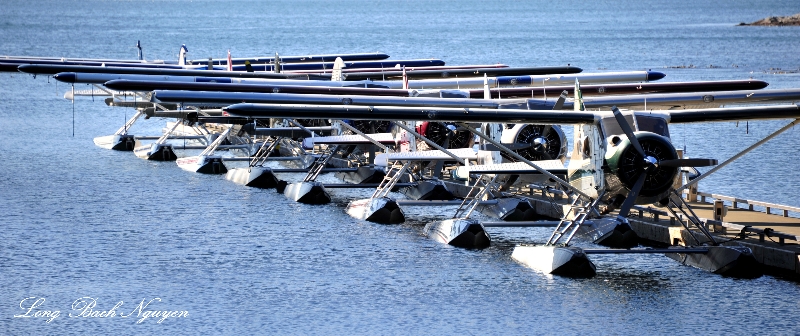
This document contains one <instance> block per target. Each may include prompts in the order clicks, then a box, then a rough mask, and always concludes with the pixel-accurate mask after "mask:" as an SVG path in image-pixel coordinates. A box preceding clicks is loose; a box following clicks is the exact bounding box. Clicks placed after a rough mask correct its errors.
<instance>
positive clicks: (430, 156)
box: [375, 148, 478, 166]
mask: <svg viewBox="0 0 800 336" xmlns="http://www.w3.org/2000/svg"><path fill="white" fill-rule="evenodd" d="M447 151H449V152H450V153H453V154H454V155H455V156H458V157H460V158H462V159H464V160H476V159H477V158H478V153H477V152H476V151H475V150H473V149H472V148H453V149H448V150H447ZM437 160H453V157H451V156H450V155H447V154H445V153H444V152H442V151H440V150H428V151H416V152H401V153H381V154H378V155H375V165H376V166H388V165H389V162H394V161H437Z"/></svg>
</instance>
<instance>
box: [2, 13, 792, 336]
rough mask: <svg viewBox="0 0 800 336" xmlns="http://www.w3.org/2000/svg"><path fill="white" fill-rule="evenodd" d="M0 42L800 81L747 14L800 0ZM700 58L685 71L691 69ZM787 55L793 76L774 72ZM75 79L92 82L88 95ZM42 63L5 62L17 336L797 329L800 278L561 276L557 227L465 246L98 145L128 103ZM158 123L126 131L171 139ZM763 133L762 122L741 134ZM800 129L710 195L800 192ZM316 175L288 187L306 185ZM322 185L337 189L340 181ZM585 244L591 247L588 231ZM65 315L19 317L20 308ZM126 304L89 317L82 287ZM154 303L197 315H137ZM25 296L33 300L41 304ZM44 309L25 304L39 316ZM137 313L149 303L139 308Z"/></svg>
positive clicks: (247, 24) (136, 17) (310, 22)
mask: <svg viewBox="0 0 800 336" xmlns="http://www.w3.org/2000/svg"><path fill="white" fill-rule="evenodd" d="M0 7H2V9H0V36H2V38H0V55H34V56H64V57H108V58H134V57H135V55H136V50H135V48H134V47H133V46H134V45H135V43H136V40H141V41H142V45H143V46H144V49H145V56H146V57H147V58H148V59H154V58H157V59H175V58H176V57H177V51H178V48H179V46H180V45H181V44H186V45H187V47H188V49H189V51H190V58H196V59H201V58H207V57H210V56H211V57H224V56H225V53H226V50H228V49H230V50H231V52H232V54H233V55H234V57H237V56H253V55H270V54H274V53H275V52H276V51H277V52H280V53H281V54H283V55H302V54H319V53H337V52H367V51H381V52H385V53H388V54H390V55H392V57H393V58H395V59H409V58H428V57H431V58H441V59H444V60H445V61H447V62H448V63H450V64H489V63H496V62H500V63H505V64H508V65H512V66H548V65H566V64H568V63H569V64H572V65H576V66H579V67H582V68H583V69H585V71H613V70H641V69H653V70H657V71H662V72H665V73H666V74H667V75H668V77H667V78H666V79H665V80H669V81H681V80H708V79H746V78H751V77H752V78H756V79H761V80H766V81H768V82H769V83H771V85H770V88H790V87H794V88H796V87H800V74H798V73H797V71H798V69H800V56H798V55H800V27H783V28H773V27H737V26H735V24H737V23H739V22H742V21H745V22H750V21H755V20H758V19H761V18H763V17H766V16H770V15H789V14H794V13H798V12H800V2H797V1H718V2H717V1H708V0H695V1H651V0H646V1H633V0H623V1H592V2H588V1H587V2H583V1H555V2H554V1H547V2H545V1H528V2H517V1H513V2H482V1H458V2H455V1H448V2H445V1H435V2H434V1H431V2H428V1H340V2H334V1H270V2H260V1H252V2H250V1H193V2H185V1H130V2H119V1H17V0H6V1H4V2H3V4H2V6H0ZM690 65H691V66H694V68H688V69H679V68H674V67H679V66H690ZM776 69H780V70H776ZM85 88H87V87H84V86H82V85H80V86H78V87H76V89H85ZM68 89H69V87H68V86H67V85H65V84H63V83H62V84H59V85H55V84H54V81H53V80H49V81H48V79H47V78H46V77H38V78H36V79H33V78H31V77H30V76H27V75H23V74H0V213H1V214H2V224H1V225H2V228H0V288H2V290H0V334H3V335H16V334H19V335H28V334H90V333H99V334H112V333H114V334H116V333H119V334H151V333H156V334H162V333H163V334H275V333H277V334H331V335H332V334H556V333H566V334H676V333H677V334H698V333H699V334H722V333H725V334H756V333H758V334H797V333H798V331H799V330H800V317H798V315H797V312H798V311H799V309H800V301H798V299H797V298H798V297H799V296H800V286H799V285H798V284H797V283H794V282H789V281H785V280H781V279H778V278H775V277H771V276H765V277H762V278H760V279H756V280H733V279H728V278H722V277H719V276H716V275H713V274H708V273H705V272H702V271H699V270H696V269H693V268H689V267H685V266H681V265H679V264H677V263H675V262H674V261H672V260H670V259H667V258H665V257H662V256H638V255H636V256H596V257H595V258H593V260H594V261H595V263H596V264H597V266H598V275H597V276H596V277H595V278H592V279H586V280H574V279H565V278H560V277H551V276H545V275H542V274H539V273H536V272H534V271H532V270H530V269H527V268H525V267H523V266H521V265H519V264H517V263H516V262H514V261H512V260H511V258H510V257H509V256H510V253H511V250H512V248H513V246H514V245H515V244H517V243H521V242H540V241H542V240H544V239H546V237H547V235H548V234H549V232H548V230H546V229H541V230H539V229H533V230H531V229H526V230H521V229H493V230H491V234H492V235H493V236H494V237H495V239H496V244H494V245H493V246H492V247H491V248H488V249H485V250H481V251H472V250H463V249H457V248H452V247H449V246H445V245H442V244H439V243H436V242H434V241H432V240H430V239H428V238H426V237H424V236H423V235H422V233H421V231H422V226H423V225H424V224H425V223H426V222H429V221H432V220H436V219H441V218H444V217H445V216H449V215H452V212H453V210H454V209H453V208H449V209H428V208H409V209H408V211H407V217H409V218H410V219H411V220H410V222H409V223H407V224H403V225H378V224H373V223H369V222H363V221H357V220H355V219H353V218H351V217H349V216H348V215H346V214H345V213H344V209H343V207H344V205H345V204H346V203H347V201H348V200H351V199H356V198H363V197H366V196H368V195H366V194H365V193H364V192H363V191H362V192H359V191H340V190H335V191H333V196H334V198H335V204H331V205H327V206H309V205H303V204H297V203H294V202H290V201H288V200H287V199H286V198H284V197H283V196H281V195H278V194H277V193H275V192H274V191H273V190H258V189H251V188H245V187H242V186H239V185H235V184H233V183H230V182H228V181H226V180H224V179H223V178H222V177H220V176H206V175H201V174H192V173H188V172H185V171H183V170H181V169H179V168H178V167H176V165H175V164H174V163H173V162H166V163H160V162H148V161H144V160H141V159H138V158H136V157H134V156H133V155H132V154H131V153H123V152H114V151H109V150H104V149H100V148H98V147H96V146H94V145H93V143H92V138H94V137H96V136H101V135H108V134H112V133H113V132H114V131H116V129H117V128H118V127H120V126H121V125H122V123H123V122H124V120H125V119H126V117H129V116H130V115H131V113H132V112H131V111H130V110H127V111H126V110H124V109H112V108H109V107H106V106H105V105H104V104H103V103H102V102H101V101H100V99H97V101H92V100H91V99H90V98H83V99H78V100H76V102H75V105H74V118H75V119H74V120H75V136H74V137H72V122H73V119H72V118H73V105H72V104H71V103H70V102H69V101H67V100H65V99H63V94H64V92H65V91H66V90H68ZM787 122H788V121H786V120H781V121H768V122H750V123H749V125H747V126H746V125H745V124H744V123H740V124H739V125H738V126H737V125H736V123H714V124H697V125H673V127H672V129H671V133H672V135H673V141H674V143H675V145H676V147H681V148H682V147H684V146H685V147H686V149H687V152H688V154H689V155H690V156H695V157H714V158H718V159H721V160H722V159H726V158H728V157H730V156H731V155H733V154H735V153H736V152H738V151H739V150H741V149H743V148H745V147H747V146H748V145H750V144H752V143H754V142H755V141H758V140H759V139H761V138H762V137H763V136H765V135H767V134H769V133H770V132H772V131H774V130H776V129H778V128H780V127H781V126H783V125H785V124H786V123H787ZM163 125H164V122H163V121H161V120H147V121H141V122H140V123H139V124H137V125H136V126H135V127H134V130H132V133H134V134H142V135H152V134H156V133H158V132H160V129H161V128H162V127H163ZM748 131H749V133H748ZM799 143H800V128H795V129H792V130H790V131H788V132H787V133H785V134H783V135H781V136H779V137H778V138H776V139H774V140H773V141H771V142H770V143H768V144H766V145H765V146H763V147H762V148H759V149H758V150H756V151H754V152H752V153H751V154H748V155H746V156H745V157H744V158H742V159H741V160H740V161H739V162H737V163H735V164H733V165H731V166H729V167H727V168H725V169H724V170H722V171H720V172H719V173H718V175H716V176H714V177H711V178H709V179H707V180H706V181H703V182H702V183H701V187H700V188H701V190H705V191H712V192H716V193H721V194H727V195H732V196H739V197H745V198H750V199H757V200H763V201H770V202H776V203H783V204H789V205H793V206H800V198H798V191H797V190H798V187H800V173H798V172H797V169H798V168H797V167H798V164H800V149H799V146H798V144H799ZM299 178H301V176H300V175H293V176H286V177H285V179H287V180H292V179H299ZM322 180H323V181H329V182H334V181H336V180H335V179H334V178H333V177H332V176H323V177H322ZM578 244H579V245H582V246H590V245H591V244H589V243H587V242H580V241H579V242H578ZM28 297H36V298H45V299H46V301H44V303H42V304H41V306H40V307H38V308H37V309H39V310H58V311H60V316H59V317H57V318H55V319H54V320H53V321H52V322H50V323H47V322H46V321H45V319H44V318H13V316H14V315H19V314H24V312H25V311H24V310H23V309H20V301H21V300H23V299H25V298H28ZM81 297H91V298H94V299H96V302H97V305H96V307H95V310H108V309H111V308H112V307H113V306H114V305H115V304H117V303H118V302H120V301H122V302H123V305H122V306H121V307H119V308H117V309H116V312H117V313H116V316H114V317H110V318H83V317H78V318H72V317H69V316H68V315H69V314H70V313H73V315H74V314H76V313H77V311H74V310H72V309H71V308H72V307H71V305H72V304H73V302H74V301H76V299H78V298H81ZM154 298H160V299H161V301H153V303H151V304H150V306H149V307H148V309H149V310H153V309H155V310H180V311H188V312H189V316H188V317H186V318H173V319H167V320H166V321H164V322H162V323H160V324H159V323H156V322H157V320H156V319H147V320H145V321H143V322H142V323H140V324H137V323H136V322H137V319H135V318H134V317H128V318H123V317H120V316H119V315H120V314H124V315H128V314H129V313H132V312H133V311H134V309H135V308H136V306H137V305H139V303H140V302H141V301H142V300H145V303H147V302H148V301H150V300H152V299H154ZM33 300H35V299H31V300H29V301H26V303H25V305H27V306H30V304H32V303H33ZM31 314H32V313H31ZM134 315H136V314H134Z"/></svg>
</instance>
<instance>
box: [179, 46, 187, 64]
mask: <svg viewBox="0 0 800 336" xmlns="http://www.w3.org/2000/svg"><path fill="white" fill-rule="evenodd" d="M188 52H189V49H186V45H185V44H184V45H182V46H181V51H180V52H179V53H178V65H186V53H188Z"/></svg>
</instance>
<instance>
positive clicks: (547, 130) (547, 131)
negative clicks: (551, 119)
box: [541, 125, 553, 139]
mask: <svg viewBox="0 0 800 336" xmlns="http://www.w3.org/2000/svg"><path fill="white" fill-rule="evenodd" d="M552 130H553V126H552V125H546V126H545V127H544V128H542V133H541V136H542V138H545V139H547V135H548V134H550V131H552Z"/></svg>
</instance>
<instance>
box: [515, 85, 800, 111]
mask: <svg viewBox="0 0 800 336" xmlns="http://www.w3.org/2000/svg"><path fill="white" fill-rule="evenodd" d="M796 101H800V89H779V90H740V91H724V92H681V93H647V94H636V95H618V96H599V97H598V96H595V97H584V98H583V104H584V106H585V107H586V108H592V109H596V108H601V109H611V107H612V106H617V107H619V108H622V107H626V108H629V109H644V108H645V106H646V107H647V109H674V108H717V107H721V106H722V105H725V104H756V103H764V102H787V103H792V102H796ZM539 102H544V101H543V100H534V99H529V100H528V104H529V108H534V106H537V105H538V104H537V103H539ZM547 103H550V101H548V102H547ZM554 104H555V101H553V102H552V104H551V105H554ZM572 104H573V102H571V101H568V102H565V103H564V106H563V107H562V108H563V109H565V110H572V109H573V107H572Z"/></svg>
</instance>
